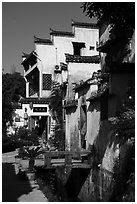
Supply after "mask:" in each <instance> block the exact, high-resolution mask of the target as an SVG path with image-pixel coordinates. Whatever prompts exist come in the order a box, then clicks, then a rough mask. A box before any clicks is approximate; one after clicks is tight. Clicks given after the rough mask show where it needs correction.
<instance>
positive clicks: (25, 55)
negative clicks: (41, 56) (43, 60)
mask: <svg viewBox="0 0 137 204" xmlns="http://www.w3.org/2000/svg"><path fill="white" fill-rule="evenodd" d="M22 54H23V55H22V57H28V56H29V55H30V54H27V53H25V52H22Z"/></svg>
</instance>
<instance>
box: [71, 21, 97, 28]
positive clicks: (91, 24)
mask: <svg viewBox="0 0 137 204" xmlns="http://www.w3.org/2000/svg"><path fill="white" fill-rule="evenodd" d="M71 25H72V26H76V27H82V28H96V29H97V28H98V26H97V24H95V23H82V22H76V21H73V20H72V23H71Z"/></svg>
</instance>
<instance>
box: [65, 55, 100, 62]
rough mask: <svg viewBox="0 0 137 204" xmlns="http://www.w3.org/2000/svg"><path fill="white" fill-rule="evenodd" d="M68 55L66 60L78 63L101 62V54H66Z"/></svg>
mask: <svg viewBox="0 0 137 204" xmlns="http://www.w3.org/2000/svg"><path fill="white" fill-rule="evenodd" d="M65 56H66V62H76V63H96V64H99V63H100V56H99V55H94V56H78V55H70V54H65Z"/></svg>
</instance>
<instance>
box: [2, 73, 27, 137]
mask: <svg viewBox="0 0 137 204" xmlns="http://www.w3.org/2000/svg"><path fill="white" fill-rule="evenodd" d="M20 96H22V97H24V96H25V80H24V78H23V76H21V74H20V73H18V72H14V73H13V74H10V73H6V74H2V135H3V137H5V136H6V131H7V126H6V124H7V123H9V124H12V122H13V119H12V115H13V104H12V102H18V101H19V98H20Z"/></svg>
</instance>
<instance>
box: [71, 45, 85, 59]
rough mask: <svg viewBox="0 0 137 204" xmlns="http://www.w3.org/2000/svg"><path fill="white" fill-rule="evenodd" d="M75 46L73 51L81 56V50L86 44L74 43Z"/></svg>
mask: <svg viewBox="0 0 137 204" xmlns="http://www.w3.org/2000/svg"><path fill="white" fill-rule="evenodd" d="M72 44H73V50H74V55H78V56H80V55H81V48H84V47H85V43H82V42H72Z"/></svg>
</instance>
